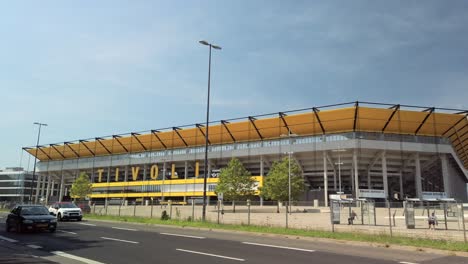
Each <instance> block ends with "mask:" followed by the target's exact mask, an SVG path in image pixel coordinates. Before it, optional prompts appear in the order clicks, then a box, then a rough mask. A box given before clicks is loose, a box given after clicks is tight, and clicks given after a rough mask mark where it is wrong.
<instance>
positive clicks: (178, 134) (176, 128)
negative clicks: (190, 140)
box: [172, 127, 188, 147]
mask: <svg viewBox="0 0 468 264" xmlns="http://www.w3.org/2000/svg"><path fill="white" fill-rule="evenodd" d="M180 129H181V128H180V127H172V130H173V131H174V132H175V133H176V134H177V136H179V138H180V140H182V142H183V143H184V145H185V147H188V144H187V142H185V140H184V138H183V137H182V136H181V135H180V133H179V130H180Z"/></svg>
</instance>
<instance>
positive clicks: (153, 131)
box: [151, 130, 167, 149]
mask: <svg viewBox="0 0 468 264" xmlns="http://www.w3.org/2000/svg"><path fill="white" fill-rule="evenodd" d="M159 132H160V131H159V130H151V133H152V134H153V135H154V136H155V137H156V139H158V140H159V143H161V145H162V146H163V147H164V149H167V146H166V144H164V142H163V141H162V140H161V138H160V137H159V136H158V134H157V133H159Z"/></svg>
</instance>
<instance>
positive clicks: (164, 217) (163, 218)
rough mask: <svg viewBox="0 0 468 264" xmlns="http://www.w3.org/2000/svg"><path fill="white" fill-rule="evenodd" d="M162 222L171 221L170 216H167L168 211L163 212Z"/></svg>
mask: <svg viewBox="0 0 468 264" xmlns="http://www.w3.org/2000/svg"><path fill="white" fill-rule="evenodd" d="M161 220H164V221H165V220H169V215H168V214H167V212H166V210H164V211H162V213H161Z"/></svg>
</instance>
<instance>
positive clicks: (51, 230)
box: [49, 228, 57, 233]
mask: <svg viewBox="0 0 468 264" xmlns="http://www.w3.org/2000/svg"><path fill="white" fill-rule="evenodd" d="M55 230H57V229H56V228H52V229H49V232H51V233H54V232H55Z"/></svg>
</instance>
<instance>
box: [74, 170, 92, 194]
mask: <svg viewBox="0 0 468 264" xmlns="http://www.w3.org/2000/svg"><path fill="white" fill-rule="evenodd" d="M91 190H92V189H91V182H90V180H89V177H88V175H87V174H86V173H85V172H82V173H80V176H78V178H76V179H75V182H73V184H72V187H71V189H70V195H71V196H72V197H73V199H76V198H78V199H83V198H85V197H86V196H88V195H89V194H90V193H91Z"/></svg>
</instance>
